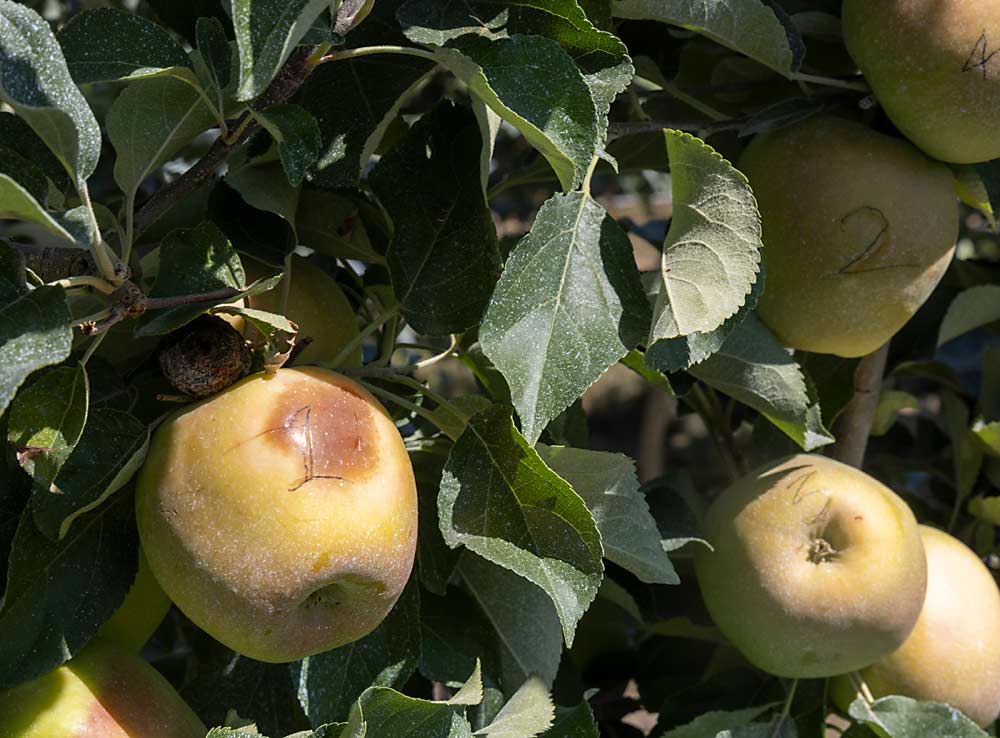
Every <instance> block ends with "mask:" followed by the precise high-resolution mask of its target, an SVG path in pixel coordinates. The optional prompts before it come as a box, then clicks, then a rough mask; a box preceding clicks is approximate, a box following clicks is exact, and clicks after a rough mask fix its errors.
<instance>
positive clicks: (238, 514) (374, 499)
mask: <svg viewBox="0 0 1000 738" xmlns="http://www.w3.org/2000/svg"><path fill="white" fill-rule="evenodd" d="M136 517H137V520H138V525H139V535H140V538H141V541H142V545H143V548H144V549H145V551H146V556H147V558H148V559H149V565H150V569H151V570H152V571H153V574H154V575H155V576H156V579H157V581H159V583H160V585H161V586H162V587H163V589H164V590H165V591H166V593H167V595H168V596H169V597H170V599H171V600H173V601H174V603H175V604H176V605H177V606H178V607H179V608H180V609H181V610H182V611H183V612H184V613H185V614H186V615H187V616H188V617H189V618H190V619H191V620H192V621H194V622H195V623H196V624H197V625H198V626H200V627H201V628H202V629H204V630H205V631H207V632H208V633H209V634H210V635H212V636H213V637H215V638H216V639H218V640H219V641H221V642H222V643H224V644H226V645H227V646H229V647H231V648H233V649H234V650H236V651H238V652H240V653H242V654H245V655H247V656H249V657H251V658H254V659H258V660H260V661H270V662H283V661H293V660H295V659H299V658H302V657H304V656H308V655H310V654H314V653H319V652H321V651H326V650H329V649H331V648H336V647H337V646H340V645H343V644H345V643H348V642H350V641H354V640H356V639H358V638H361V637H362V636H364V635H366V634H367V633H369V632H370V631H372V630H373V629H374V628H375V627H376V626H378V624H379V623H380V622H381V621H382V620H383V618H385V616H386V615H387V614H388V612H389V610H390V609H391V608H392V606H393V604H394V603H395V602H396V600H397V598H398V597H399V595H400V593H401V592H402V590H403V587H404V585H405V584H406V581H407V579H408V577H409V575H410V569H411V567H412V565H413V556H414V550H415V546H416V535H417V496H416V486H415V483H414V478H413V469H412V467H411V465H410V461H409V457H408V456H407V453H406V448H405V447H404V445H403V440H402V438H401V436H400V434H399V431H398V430H397V429H396V426H395V424H394V423H393V421H392V419H391V418H390V417H389V416H388V414H387V413H386V412H385V410H384V409H383V408H382V406H381V405H380V404H379V403H378V401H377V400H375V399H374V398H373V397H372V396H371V395H370V394H369V393H368V392H367V391H366V390H365V389H364V388H362V387H361V386H360V385H359V384H357V383H356V382H354V381H352V380H350V379H347V378H346V377H343V376H341V375H339V374H335V373H333V372H330V371H327V370H324V369H318V368H305V369H279V370H278V371H277V372H276V373H275V374H273V375H266V374H258V375H254V376H251V377H248V378H246V379H244V380H242V381H241V382H239V383H237V384H235V385H233V386H232V387H230V388H228V389H226V390H224V391H223V392H221V393H220V394H218V395H215V396H214V397H212V398H210V399H208V400H205V401H203V402H201V403H199V404H196V405H193V406H191V407H189V408H186V409H184V410H182V411H181V412H179V413H178V414H177V415H175V416H174V417H173V418H171V419H169V420H167V421H166V422H165V423H164V424H163V425H162V426H160V428H159V429H158V430H157V431H156V434H155V436H154V437H153V440H152V443H151V444H150V449H149V455H148V456H147V459H146V462H145V464H144V466H143V468H142V470H141V472H140V473H139V480H138V488H137V496H136Z"/></svg>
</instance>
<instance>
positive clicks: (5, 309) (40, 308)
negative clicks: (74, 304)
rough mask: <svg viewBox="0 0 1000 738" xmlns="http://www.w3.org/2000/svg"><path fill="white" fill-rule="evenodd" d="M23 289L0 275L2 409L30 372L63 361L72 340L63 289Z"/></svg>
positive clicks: (22, 286) (0, 381) (0, 402)
mask: <svg viewBox="0 0 1000 738" xmlns="http://www.w3.org/2000/svg"><path fill="white" fill-rule="evenodd" d="M2 276H3V275H0V277H2ZM23 289H24V285H23V283H22V284H21V285H19V286H15V285H12V284H11V283H10V282H8V281H7V280H6V279H3V278H0V412H3V411H4V410H6V409H7V406H8V405H10V402H11V400H12V399H13V398H14V393H15V392H17V389H18V387H20V386H21V383H22V382H24V380H25V379H27V378H28V375H30V374H31V373H32V372H34V371H35V370H37V369H41V368H42V367H46V366H51V365H52V364H58V363H59V362H61V361H62V360H63V359H65V358H66V357H67V356H69V352H70V349H71V347H72V343H73V331H72V329H70V327H69V322H70V319H69V308H68V307H67V305H66V293H65V292H64V291H63V289H62V288H61V287H39V288H37V289H35V290H32V291H31V292H24V291H23Z"/></svg>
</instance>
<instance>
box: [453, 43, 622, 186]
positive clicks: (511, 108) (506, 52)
mask: <svg viewBox="0 0 1000 738" xmlns="http://www.w3.org/2000/svg"><path fill="white" fill-rule="evenodd" d="M437 55H438V58H439V59H440V61H441V62H442V63H443V64H445V65H447V66H448V68H449V69H451V71H452V72H453V73H454V74H455V75H456V76H457V77H458V78H459V79H461V80H462V81H463V82H465V84H467V85H468V86H469V91H470V92H471V93H472V94H474V95H476V96H478V97H479V98H481V99H482V101H483V102H484V103H486V105H488V106H489V107H490V108H491V109H492V110H493V111H494V112H495V113H496V114H497V115H499V116H500V117H501V118H503V119H504V120H505V121H507V122H508V123H510V124H511V125H512V126H514V127H515V128H516V129H517V130H518V131H520V132H521V135H523V136H524V137H525V138H526V139H527V140H528V142H529V143H531V145H532V146H534V147H535V148H536V149H538V150H539V151H540V152H541V153H542V155H543V156H544V157H545V158H546V159H548V161H549V164H551V165H552V169H553V170H554V171H555V173H556V175H557V176H558V177H559V181H560V183H561V184H562V186H563V189H566V190H569V189H573V188H575V187H577V186H578V185H579V184H580V183H581V182H582V181H583V177H584V174H585V173H586V171H587V169H588V167H589V166H590V162H591V160H592V159H593V157H594V156H595V155H596V154H597V152H598V150H599V149H600V147H601V145H602V143H603V133H604V126H603V124H602V122H601V116H599V115H598V112H597V108H596V106H595V103H594V98H593V96H592V95H591V92H590V88H589V87H588V86H587V82H586V80H585V79H584V78H583V73H582V72H581V71H580V69H579V68H578V67H577V66H576V64H575V63H574V62H573V59H572V57H570V56H569V54H567V53H566V52H565V51H563V49H562V48H561V47H560V46H559V44H557V43H556V42H555V41H553V40H551V39H548V38H545V37H543V36H512V37H510V38H501V39H497V40H495V41H488V40H486V39H485V38H480V37H477V36H463V37H461V38H459V39H456V40H455V41H454V42H453V43H452V45H451V46H449V47H447V48H441V49H438V50H437ZM526 70H537V71H535V72H533V73H526Z"/></svg>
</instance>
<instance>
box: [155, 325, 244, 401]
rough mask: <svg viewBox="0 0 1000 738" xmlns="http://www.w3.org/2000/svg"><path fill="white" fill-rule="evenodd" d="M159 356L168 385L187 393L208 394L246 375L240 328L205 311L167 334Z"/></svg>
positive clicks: (222, 388) (200, 395) (205, 395)
mask: <svg viewBox="0 0 1000 738" xmlns="http://www.w3.org/2000/svg"><path fill="white" fill-rule="evenodd" d="M158 358H159V361H160V369H161V370H163V374H164V376H166V378H167V381H169V382H170V384H172V385H173V386H174V387H176V388H177V389H178V390H180V391H181V392H183V393H184V394H186V395H192V396H194V397H207V396H208V395H214V394H215V393H216V392H220V391H221V390H224V389H225V388H226V387H228V386H229V385H231V384H233V383H234V382H236V381H237V380H238V379H240V378H242V377H244V376H246V374H247V371H248V370H249V368H250V359H251V354H250V348H249V347H248V346H247V342H246V340H245V339H244V338H243V336H242V335H240V332H239V331H237V330H236V329H235V328H233V327H232V326H231V325H229V323H227V322H226V321H224V320H223V319H222V318H219V317H216V316H214V315H208V314H205V315H201V316H199V317H198V318H196V319H195V320H192V321H191V322H190V323H188V324H187V325H185V326H182V327H181V328H178V329H177V330H176V331H174V332H173V333H171V334H170V335H169V336H167V338H166V340H165V341H164V342H163V344H162V345H161V347H160V352H159V357H158Z"/></svg>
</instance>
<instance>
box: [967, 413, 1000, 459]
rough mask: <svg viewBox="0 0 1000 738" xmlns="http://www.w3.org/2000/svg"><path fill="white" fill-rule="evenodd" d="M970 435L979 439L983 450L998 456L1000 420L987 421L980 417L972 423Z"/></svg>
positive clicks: (999, 451)
mask: <svg viewBox="0 0 1000 738" xmlns="http://www.w3.org/2000/svg"><path fill="white" fill-rule="evenodd" d="M972 435H973V437H974V438H975V439H976V440H977V441H979V444H980V446H981V447H982V449H983V451H985V452H986V453H988V454H991V455H993V456H1000V422H998V421H993V422H991V423H987V422H985V421H983V420H982V418H980V419H979V420H977V421H976V422H975V423H973V424H972Z"/></svg>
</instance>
